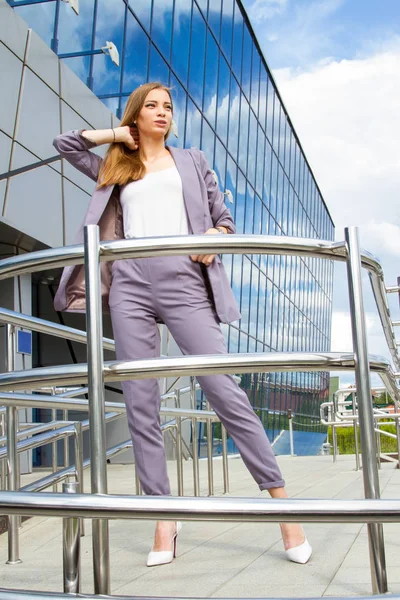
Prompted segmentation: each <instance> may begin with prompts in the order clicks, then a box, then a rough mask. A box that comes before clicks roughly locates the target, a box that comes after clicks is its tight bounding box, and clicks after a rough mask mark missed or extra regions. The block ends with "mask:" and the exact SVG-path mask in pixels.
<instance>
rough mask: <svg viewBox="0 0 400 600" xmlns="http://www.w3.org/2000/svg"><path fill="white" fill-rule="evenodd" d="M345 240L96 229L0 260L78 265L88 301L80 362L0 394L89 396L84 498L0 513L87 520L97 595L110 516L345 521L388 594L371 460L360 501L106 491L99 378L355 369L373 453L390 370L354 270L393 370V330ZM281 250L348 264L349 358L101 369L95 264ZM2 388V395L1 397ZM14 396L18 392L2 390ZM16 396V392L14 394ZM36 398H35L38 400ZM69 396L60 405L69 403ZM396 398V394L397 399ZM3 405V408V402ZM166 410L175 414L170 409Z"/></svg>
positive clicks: (375, 273)
mask: <svg viewBox="0 0 400 600" xmlns="http://www.w3.org/2000/svg"><path fill="white" fill-rule="evenodd" d="M345 238H346V241H345V242H340V243H337V242H328V241H321V240H307V239H300V238H294V239H293V238H285V237H268V236H240V235H235V236H187V237H172V238H148V239H145V240H143V239H141V240H138V239H136V240H118V241H112V242H100V240H99V230H98V227H97V226H94V225H89V226H87V227H85V230H84V244H83V245H78V246H72V247H67V248H61V249H54V250H45V251H41V252H35V253H32V254H30V255H23V256H18V257H13V258H11V259H5V260H3V261H1V262H0V279H3V278H5V277H11V276H15V275H20V274H22V273H27V272H33V271H38V270H41V269H44V268H55V267H60V266H66V265H72V264H82V263H85V277H86V292H87V293H86V298H87V313H86V314H87V327H88V334H87V341H88V364H87V365H86V364H81V365H72V366H63V367H51V368H46V369H43V368H41V369H34V370H30V371H20V372H18V373H11V372H10V373H6V374H4V375H2V376H0V397H1V398H4V400H6V394H5V390H12V391H13V392H14V390H21V389H38V388H39V387H40V385H43V383H45V384H47V385H66V384H70V383H74V384H77V383H79V384H82V383H86V382H88V388H89V397H90V427H91V431H92V435H91V457H92V462H91V484H92V485H91V487H92V495H85V496H84V497H82V496H81V495H79V494H71V495H70V496H69V497H68V500H66V498H65V496H63V495H62V494H61V495H59V494H42V495H40V496H38V495H34V496H29V495H28V494H26V493H20V492H16V491H10V492H2V493H0V510H1V511H2V512H5V513H6V514H9V515H10V518H14V517H15V516H16V515H21V514H22V515H24V514H28V513H29V514H47V515H48V514H58V515H61V516H75V517H76V516H79V517H88V518H93V570H94V582H95V593H96V594H108V593H109V591H110V574H109V541H108V521H107V519H108V518H115V517H116V516H118V518H162V519H165V518H169V519H176V518H179V519H192V520H199V519H202V520H208V519H213V520H215V519H219V518H228V519H229V520H240V521H243V520H249V521H251V520H259V521H267V520H269V521H292V522H293V521H297V520H299V519H300V520H302V521H319V522H331V521H332V522H333V521H339V520H342V521H347V522H349V521H352V522H367V523H368V534H369V541H370V559H371V578H372V589H373V592H374V593H385V592H386V591H387V578H386V565H385V553H384V541H383V533H382V522H389V521H396V522H397V521H398V520H399V519H400V502H398V501H383V500H379V498H380V491H379V477H378V469H377V465H376V461H369V460H363V475H364V490H365V496H366V498H367V500H364V501H361V502H360V501H356V500H352V501H332V500H331V501H330V500H323V501H322V500H279V501H278V502H274V501H269V502H268V503H267V504H266V503H265V501H264V500H260V501H258V499H250V500H236V499H235V500H233V499H228V498H226V499H224V501H221V499H218V500H214V499H213V498H208V499H198V498H191V499H186V498H168V500H167V499H165V498H156V497H151V498H140V497H139V498H126V497H121V496H110V495H107V496H104V494H107V479H106V451H105V422H104V412H105V400H104V382H105V381H120V380H123V379H138V378H146V377H163V376H170V375H174V376H183V375H195V374H197V375H198V374H202V375H205V374H212V373H237V372H239V373H246V372H268V371H299V370H300V371H306V370H311V371H312V370H316V371H321V370H331V369H334V370H348V369H355V370H356V380H357V389H358V390H359V421H360V430H361V446H362V454H363V456H365V457H367V456H370V455H371V454H372V455H374V454H376V440H375V432H374V422H373V412H372V406H371V401H370V398H371V395H370V379H369V369H370V368H371V369H372V370H374V371H375V372H377V373H379V375H380V376H381V378H382V381H383V382H384V385H386V386H387V387H388V389H389V391H391V393H394V394H395V395H397V393H398V391H397V386H396V374H395V373H394V372H393V370H392V369H391V367H390V364H389V363H388V361H386V360H385V359H382V358H380V357H372V358H371V357H370V358H369V357H368V355H367V340H366V331H365V318H364V307H363V298H362V288H361V266H363V267H365V268H367V269H368V271H369V274H370V279H371V284H372V287H373V291H374V295H375V299H376V302H377V306H378V311H379V315H380V319H381V323H382V327H383V330H384V333H385V337H386V340H387V343H388V346H389V349H390V352H391V355H392V358H393V361H394V364H395V368H396V370H399V369H400V361H399V357H398V354H397V346H396V342H395V338H394V332H393V326H392V322H391V321H390V315H389V309H388V305H387V300H386V288H385V285H384V280H383V273H382V269H381V266H380V264H379V262H378V261H377V260H376V259H375V258H374V257H372V255H370V254H369V253H367V252H364V251H363V252H360V250H359V245H358V235H357V230H356V229H355V228H351V229H346V230H345ZM205 251H206V253H212V254H215V253H224V252H228V253H234V254H237V253H243V252H247V253H251V254H281V255H285V254H287V255H297V256H309V257H311V256H312V257H317V258H327V259H332V260H336V261H342V262H346V264H347V273H348V282H349V297H350V312H351V321H352V332H353V344H354V354H351V353H350V354H349V353H347V354H339V353H319V354H318V353H308V354H300V353H277V354H264V353H260V354H256V355H246V356H243V355H235V354H232V355H228V356H219V355H218V356H192V357H182V358H167V359H162V360H160V359H149V360H140V361H134V362H130V361H114V362H108V363H104V361H103V352H102V339H103V338H102V320H101V317H100V316H101V304H100V300H101V296H100V261H107V260H116V259H120V258H135V257H137V258H138V257H147V256H161V255H178V254H194V253H198V254H201V253H204V252H205ZM2 390H3V391H2ZM12 395H14V399H15V398H16V396H19V394H15V393H14V394H9V396H10V397H11V396H12ZM20 396H24V395H23V394H21V395H20ZM36 399H37V398H35V400H36ZM72 400H73V399H71V400H68V402H72ZM396 400H397V397H396ZM4 403H6V402H4ZM169 410H173V409H169Z"/></svg>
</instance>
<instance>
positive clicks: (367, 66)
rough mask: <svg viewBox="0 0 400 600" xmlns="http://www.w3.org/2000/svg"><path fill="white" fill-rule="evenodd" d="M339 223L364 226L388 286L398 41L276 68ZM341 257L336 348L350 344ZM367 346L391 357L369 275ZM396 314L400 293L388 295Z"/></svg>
mask: <svg viewBox="0 0 400 600" xmlns="http://www.w3.org/2000/svg"><path fill="white" fill-rule="evenodd" d="M274 75H275V77H276V79H277V82H278V85H279V88H280V91H281V94H282V97H283V99H284V102H285V105H286V107H287V109H288V112H289V114H290V117H291V120H292V122H293V124H294V127H295V129H296V131H297V133H298V135H299V138H300V140H301V142H302V146H303V149H304V151H305V154H306V156H307V158H308V161H309V163H310V165H311V168H312V169H313V172H314V174H315V177H316V179H317V182H318V184H319V186H320V188H321V191H322V194H323V196H324V198H325V201H326V203H327V206H328V208H329V210H330V212H331V215H332V217H333V220H334V223H335V225H336V239H338V240H342V239H344V231H343V229H344V227H345V226H352V225H356V226H358V227H359V228H360V240H361V246H362V247H363V248H365V249H366V250H368V251H370V252H372V254H374V255H376V256H378V257H379V259H380V260H381V263H382V266H383V269H384V273H385V279H386V284H387V285H394V284H395V283H396V278H397V276H398V275H400V266H399V255H400V203H399V194H400V168H399V167H400V153H399V151H398V145H399V139H400V119H399V118H398V106H399V101H398V99H399V97H400V41H399V39H398V38H394V39H393V40H391V41H390V43H388V44H387V45H386V47H385V49H384V50H382V51H380V52H378V53H376V54H374V55H373V56H370V57H364V58H362V59H361V58H359V59H356V60H341V61H335V60H328V61H323V63H320V64H318V65H316V66H314V67H313V68H312V69H310V70H309V71H308V72H298V71H296V70H293V69H284V70H283V69H282V70H277V71H275V72H274ZM343 268H344V267H343V265H339V264H337V263H336V266H335V270H336V277H335V293H334V315H333V326H332V349H333V350H339V351H341V350H344V351H346V350H349V349H350V350H351V328H350V320H349V316H348V300H347V296H348V292H347V283H346V276H345V270H343ZM363 280H364V289H365V291H366V294H365V307H366V310H367V330H368V339H369V352H370V353H371V354H381V355H384V356H385V357H387V358H390V354H389V351H388V349H387V346H386V343H385V340H384V336H383V333H382V329H381V325H380V322H379V317H378V315H377V311H376V308H375V303H374V300H373V296H372V293H371V291H370V289H369V282H368V280H367V277H364V278H363ZM389 302H390V304H391V305H393V309H392V306H391V311H392V318H394V319H398V318H399V307H398V301H397V298H390V299H389Z"/></svg>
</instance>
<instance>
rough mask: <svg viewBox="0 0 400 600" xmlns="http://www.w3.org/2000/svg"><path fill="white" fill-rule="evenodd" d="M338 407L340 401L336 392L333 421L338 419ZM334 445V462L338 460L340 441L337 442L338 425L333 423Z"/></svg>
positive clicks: (334, 395)
mask: <svg viewBox="0 0 400 600" xmlns="http://www.w3.org/2000/svg"><path fill="white" fill-rule="evenodd" d="M337 409H338V402H337V396H336V394H333V415H332V416H333V421H336V418H337V417H336V412H337ZM332 446H333V462H336V459H337V454H338V443H337V431H336V425H332Z"/></svg>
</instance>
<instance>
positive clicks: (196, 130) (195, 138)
mask: <svg viewBox="0 0 400 600" xmlns="http://www.w3.org/2000/svg"><path fill="white" fill-rule="evenodd" d="M200 134H201V114H200V112H199V111H198V110H197V108H196V107H195V105H194V104H193V102H192V101H191V100H190V98H189V99H188V104H187V115H186V137H185V146H186V147H187V148H200Z"/></svg>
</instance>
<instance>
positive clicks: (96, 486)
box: [84, 225, 110, 595]
mask: <svg viewBox="0 0 400 600" xmlns="http://www.w3.org/2000/svg"><path fill="white" fill-rule="evenodd" d="M84 249H85V282H86V322H87V323H86V324H87V354H88V358H87V362H88V391H89V424H90V477H91V487H92V494H107V462H106V426H105V414H104V359H103V343H102V342H103V323H102V301H101V280H100V236H99V227H98V226H97V225H87V226H86V227H85V228H84ZM92 531H93V571H94V572H93V574H94V593H95V594H104V595H107V594H110V549H109V535H108V521H107V520H106V519H93V526H92Z"/></svg>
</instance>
